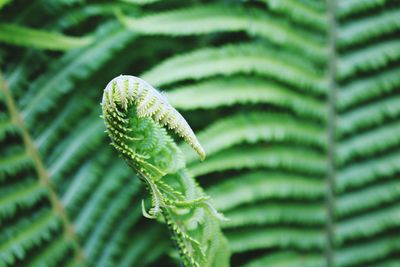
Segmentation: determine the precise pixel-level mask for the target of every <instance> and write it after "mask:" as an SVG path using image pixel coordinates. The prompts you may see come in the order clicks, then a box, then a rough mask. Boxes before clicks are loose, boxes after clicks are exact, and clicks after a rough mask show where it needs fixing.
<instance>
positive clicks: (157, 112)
mask: <svg viewBox="0 0 400 267" xmlns="http://www.w3.org/2000/svg"><path fill="white" fill-rule="evenodd" d="M102 108H103V118H104V121H105V125H106V127H107V132H108V134H109V136H110V138H111V140H112V145H113V146H114V147H115V148H116V149H117V151H118V152H119V153H120V155H121V157H122V158H123V159H124V160H125V161H126V163H127V164H128V165H129V166H130V167H131V168H132V169H133V170H134V171H135V172H136V173H137V174H138V176H139V177H140V178H141V179H142V180H143V181H144V182H145V183H146V185H147V186H148V188H149V190H150V193H151V197H152V208H150V210H149V211H148V212H147V211H146V209H145V208H144V206H145V204H144V203H142V207H143V215H144V216H145V217H148V218H158V217H161V216H162V218H163V219H164V221H165V222H166V224H167V225H168V227H169V229H170V230H171V232H172V233H173V239H174V240H175V241H176V244H177V246H178V248H179V253H180V255H181V258H182V261H183V263H184V265H185V266H202V267H203V266H227V265H228V260H229V252H228V249H227V244H226V240H225V238H224V237H223V236H222V234H221V231H220V229H219V223H218V220H220V219H222V218H223V216H222V215H221V214H219V213H218V212H217V211H216V210H215V208H214V207H213V206H212V204H211V202H210V199H209V197H207V196H206V195H205V194H204V192H203V191H202V190H201V188H200V187H199V186H198V185H197V184H196V182H195V181H194V180H193V179H192V177H190V176H189V174H188V173H187V171H186V169H185V160H184V157H183V154H182V152H181V151H180V149H179V148H178V146H177V145H176V143H175V142H174V141H173V139H172V138H171V136H170V135H169V134H168V133H167V131H166V129H165V128H163V126H166V127H168V128H169V129H172V130H173V131H174V132H175V133H176V134H178V135H179V136H181V137H182V138H183V139H184V140H185V141H186V142H187V143H189V144H190V145H191V146H192V147H193V149H194V150H195V151H196V152H197V153H198V155H199V157H200V158H201V159H202V160H203V159H204V158H205V152H204V150H203V148H202V147H201V145H200V143H199V141H198V140H197V138H196V136H195V134H194V133H193V131H192V130H191V128H190V126H189V125H188V123H187V122H186V121H185V119H184V118H183V117H182V116H181V115H180V114H179V113H178V112H177V111H176V110H175V109H174V108H173V107H172V106H171V105H170V104H169V103H168V101H167V99H166V98H165V97H164V96H163V95H162V94H160V93H159V92H158V91H157V90H156V89H154V88H153V87H152V86H151V85H149V84H148V83H146V82H145V81H143V80H142V79H139V78H137V77H134V76H122V75H121V76H119V77H117V78H115V79H113V80H112V81H111V82H110V83H109V84H108V85H107V87H106V89H105V90H104V95H103V100H102ZM221 264H222V265H221Z"/></svg>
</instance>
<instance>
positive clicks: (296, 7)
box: [260, 0, 328, 31]
mask: <svg viewBox="0 0 400 267" xmlns="http://www.w3.org/2000/svg"><path fill="white" fill-rule="evenodd" d="M260 1H262V2H265V3H267V4H268V7H269V8H271V9H272V10H274V11H278V12H280V13H283V14H285V15H286V16H288V17H289V18H290V19H292V20H293V22H295V23H300V24H304V25H306V26H308V27H310V28H313V29H317V30H319V31H326V27H327V24H328V22H327V19H326V17H325V16H324V15H323V13H321V12H320V11H321V9H322V10H323V9H324V8H325V7H324V5H325V3H322V2H321V1H316V2H308V3H304V1H296V0H287V1H279V0H260Z"/></svg>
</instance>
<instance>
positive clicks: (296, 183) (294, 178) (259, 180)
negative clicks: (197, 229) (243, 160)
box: [207, 171, 323, 210]
mask: <svg viewBox="0 0 400 267" xmlns="http://www.w3.org/2000/svg"><path fill="white" fill-rule="evenodd" d="M207 192H208V193H209V194H210V195H211V196H212V198H213V200H214V202H215V205H216V206H217V207H218V208H219V209H221V210H227V209H231V208H233V207H236V206H238V205H240V204H244V203H251V202H256V201H260V200H265V199H286V198H292V199H303V198H305V199H317V198H319V197H321V196H322V195H323V185H322V181H321V180H319V179H312V178H311V179H310V178H308V177H307V176H299V175H292V174H286V173H283V172H282V173H278V172H267V171H255V172H250V173H248V174H244V175H239V176H237V177H231V178H230V179H229V180H226V181H224V182H222V183H219V184H217V185H215V186H213V187H211V188H210V189H209V190H207Z"/></svg>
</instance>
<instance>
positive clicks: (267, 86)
mask: <svg viewBox="0 0 400 267" xmlns="http://www.w3.org/2000/svg"><path fill="white" fill-rule="evenodd" d="M249 78H250V77H248V76H243V77H236V76H233V77H230V78H229V79H222V78H216V79H211V80H206V81H204V82H199V83H197V84H195V85H187V86H182V87H179V88H175V89H174V90H171V91H168V99H169V100H170V102H171V104H172V105H174V106H175V107H176V108H178V109H182V110H192V109H199V108H203V109H209V108H218V107H221V106H232V105H235V104H259V103H265V104H271V105H276V106H278V107H285V108H288V109H290V110H292V111H293V112H295V113H296V114H299V115H300V116H304V117H307V118H312V119H317V120H325V119H326V115H325V113H326V111H325V110H324V107H323V106H322V105H321V103H319V102H318V101H316V100H315V99H314V98H312V97H307V96H304V95H302V94H298V93H296V92H293V91H291V90H288V89H287V88H285V87H283V86H281V85H279V84H274V83H269V82H268V80H265V79H257V78H255V77H254V78H253V77H252V78H251V79H249Z"/></svg>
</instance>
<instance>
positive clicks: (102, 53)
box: [19, 23, 133, 125]
mask: <svg viewBox="0 0 400 267" xmlns="http://www.w3.org/2000/svg"><path fill="white" fill-rule="evenodd" d="M97 34H98V39H97V40H96V42H94V44H93V45H92V46H88V47H85V48H82V49H78V50H73V51H70V52H69V53H67V54H65V55H64V56H63V57H62V58H61V59H60V60H59V61H56V62H55V63H54V66H52V68H51V71H49V72H47V73H46V74H44V75H43V76H42V77H41V78H39V79H37V80H36V81H35V82H34V83H32V84H31V86H30V89H29V90H28V92H27V93H26V94H25V95H24V97H23V98H22V99H21V100H20V101H19V106H20V107H21V109H22V110H23V117H24V120H25V121H26V122H27V124H28V125H30V124H31V123H33V121H34V120H35V118H36V117H37V116H38V115H39V114H41V113H43V112H44V111H47V110H48V109H49V108H51V107H53V106H54V105H55V101H56V100H58V99H59V98H60V97H61V96H62V95H64V94H65V93H67V92H69V91H71V90H72V89H73V84H74V83H73V82H72V81H71V80H74V79H77V78H78V79H83V78H85V77H86V76H87V75H89V74H90V73H92V72H93V71H94V70H96V69H98V68H99V67H100V66H101V65H102V64H104V63H105V62H106V61H107V60H109V59H110V58H111V57H112V55H113V52H115V51H118V50H119V49H122V47H123V46H124V45H126V44H127V43H128V42H129V41H130V40H132V38H133V35H132V33H130V32H128V31H124V30H121V29H119V30H118V25H116V24H115V23H109V24H105V25H104V26H103V27H101V28H100V29H99V30H98V33H97ZM94 57H95V58H96V59H97V60H95V61H88V60H87V59H88V58H94Z"/></svg>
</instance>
